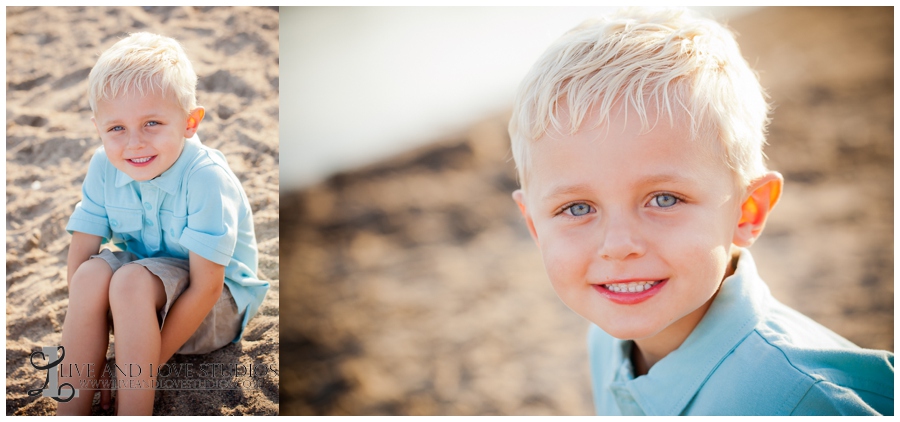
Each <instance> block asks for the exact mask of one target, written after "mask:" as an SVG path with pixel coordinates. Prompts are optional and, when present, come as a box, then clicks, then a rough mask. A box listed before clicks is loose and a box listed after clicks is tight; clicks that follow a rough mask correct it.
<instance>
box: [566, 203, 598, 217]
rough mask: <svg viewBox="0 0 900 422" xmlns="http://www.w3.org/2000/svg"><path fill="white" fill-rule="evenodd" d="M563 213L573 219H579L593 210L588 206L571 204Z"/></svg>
mask: <svg viewBox="0 0 900 422" xmlns="http://www.w3.org/2000/svg"><path fill="white" fill-rule="evenodd" d="M565 211H568V212H569V214H571V215H573V216H575V217H581V216H582V215H586V214H590V213H591V211H593V208H591V206H590V205H588V204H573V205H571V206H569V207H568V208H566V209H565Z"/></svg>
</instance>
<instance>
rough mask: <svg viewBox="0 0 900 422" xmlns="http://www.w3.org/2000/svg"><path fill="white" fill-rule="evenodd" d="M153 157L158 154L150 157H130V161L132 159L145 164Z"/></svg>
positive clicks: (136, 162)
mask: <svg viewBox="0 0 900 422" xmlns="http://www.w3.org/2000/svg"><path fill="white" fill-rule="evenodd" d="M153 157H156V156H155V155H153V156H150V157H141V158H129V159H128V161H130V162H131V163H133V164H145V163H147V162H149V161H150V160H152V159H153Z"/></svg>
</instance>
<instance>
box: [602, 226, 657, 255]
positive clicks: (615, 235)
mask: <svg viewBox="0 0 900 422" xmlns="http://www.w3.org/2000/svg"><path fill="white" fill-rule="evenodd" d="M632 220H633V218H629V217H627V216H618V217H616V216H612V215H608V216H607V219H606V221H605V227H604V235H603V236H602V243H601V244H600V251H599V254H600V257H601V258H603V259H605V260H610V261H622V260H626V259H630V258H637V257H640V256H642V255H644V252H645V251H646V245H645V244H644V242H643V241H642V240H641V236H640V234H639V233H638V230H637V229H638V224H639V223H638V222H636V221H632Z"/></svg>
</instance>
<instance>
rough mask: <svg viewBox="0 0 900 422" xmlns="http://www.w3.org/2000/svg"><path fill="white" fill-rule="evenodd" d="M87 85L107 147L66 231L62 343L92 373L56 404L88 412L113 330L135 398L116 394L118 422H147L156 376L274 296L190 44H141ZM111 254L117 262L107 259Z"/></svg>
mask: <svg viewBox="0 0 900 422" xmlns="http://www.w3.org/2000/svg"><path fill="white" fill-rule="evenodd" d="M89 78H90V104H91V109H92V110H93V114H94V115H93V118H92V119H91V121H92V122H93V123H94V126H95V127H96V129H97V134H98V135H99V136H100V139H101V141H102V142H103V146H102V147H100V148H98V149H97V151H96V152H95V153H94V156H93V158H92V159H91V163H90V166H89V168H88V172H87V176H86V177H85V179H84V185H83V188H82V193H83V198H82V201H81V202H80V203H78V204H77V205H76V206H75V211H74V212H73V213H72V216H71V218H70V219H69V223H68V225H67V226H66V229H67V230H68V231H69V232H70V233H72V244H71V246H70V247H69V256H68V283H69V309H68V311H67V313H66V319H65V323H64V325H63V335H62V344H63V346H64V347H65V363H69V364H72V365H79V366H81V367H87V368H93V370H91V371H82V372H81V373H80V374H79V373H75V374H73V376H76V375H77V376H76V377H75V379H74V381H75V382H72V380H66V381H67V382H70V383H72V384H73V386H75V388H79V389H81V391H80V392H79V396H78V397H77V398H74V399H73V400H72V401H70V402H67V403H60V404H59V414H61V415H62V414H88V413H90V406H91V401H92V398H93V395H94V394H93V393H94V391H93V390H89V389H86V388H84V385H85V384H82V382H83V380H87V381H88V383H89V382H91V380H96V379H97V378H98V377H99V375H100V374H101V373H102V372H103V371H104V369H103V368H104V365H105V363H106V351H107V348H108V346H109V332H110V329H114V335H115V356H116V365H117V366H118V367H120V368H127V370H125V371H120V372H117V374H118V380H117V384H118V385H119V386H120V387H121V386H122V385H125V386H126V388H119V389H118V395H117V399H116V402H117V403H116V404H117V411H118V414H120V415H124V414H144V415H149V414H151V413H152V411H153V398H154V391H155V390H154V389H153V382H154V381H155V380H156V378H155V374H152V372H151V365H152V368H158V367H159V365H161V364H164V363H165V362H166V361H168V360H169V358H171V357H172V355H173V354H175V353H182V354H200V353H208V352H211V351H213V350H216V349H218V348H221V347H223V346H225V345H227V344H228V343H230V342H238V341H240V339H241V335H242V333H243V329H244V327H246V325H247V321H248V320H249V319H250V318H251V317H253V315H254V314H255V313H256V311H257V309H258V307H259V305H260V304H261V303H262V300H263V298H264V297H265V294H266V290H267V289H268V283H266V282H263V281H260V280H259V279H258V278H257V276H256V268H257V249H256V238H255V235H254V230H253V217H252V215H251V210H250V204H249V202H248V200H247V195H246V194H245V193H244V190H243V189H242V188H241V184H240V181H239V180H238V178H237V177H236V176H235V175H234V173H233V172H232V171H231V169H230V168H229V167H228V164H227V162H226V161H225V157H224V156H223V155H222V153H220V152H219V151H216V150H214V149H210V148H207V147H205V146H203V145H202V144H201V143H200V140H199V139H198V138H197V136H196V133H197V128H198V126H199V125H200V122H201V121H202V120H203V116H204V113H205V112H204V109H203V107H200V106H198V105H197V101H196V98H195V89H196V85H197V75H196V74H195V73H194V70H193V68H192V66H191V63H190V61H189V60H188V58H187V56H186V54H185V52H184V50H183V49H182V47H181V45H180V44H179V43H178V42H177V41H175V40H173V39H171V38H167V37H163V36H159V35H154V34H148V33H137V34H132V35H131V36H129V37H127V38H125V39H123V40H121V41H119V42H117V43H116V44H115V45H113V46H112V47H111V48H110V49H109V50H107V51H106V52H104V53H103V54H102V55H101V56H100V58H99V59H98V60H97V64H96V65H95V66H94V68H93V70H92V71H91V74H90V77H89ZM106 242H110V243H113V244H115V245H116V246H117V247H118V248H119V249H121V251H115V252H113V251H110V250H109V249H104V250H103V251H100V245H101V244H102V243H106ZM98 252H99V253H98ZM93 258H99V259H93ZM109 315H111V320H108V318H109ZM135 368H140V370H138V369H135ZM123 372H124V373H123ZM106 399H107V398H104V402H105V401H106Z"/></svg>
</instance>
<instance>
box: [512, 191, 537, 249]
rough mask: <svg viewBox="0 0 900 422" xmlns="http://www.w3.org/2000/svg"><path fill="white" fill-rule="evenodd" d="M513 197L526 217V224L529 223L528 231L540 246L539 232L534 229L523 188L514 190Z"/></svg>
mask: <svg viewBox="0 0 900 422" xmlns="http://www.w3.org/2000/svg"><path fill="white" fill-rule="evenodd" d="M512 197H513V200H514V201H516V205H518V206H519V211H520V212H522V217H525V224H526V225H528V231H529V232H531V238H532V239H534V243H537V245H538V247H540V246H541V242H540V241H538V237H537V232H536V231H535V230H534V221H532V219H531V214H529V213H528V207H526V206H525V192H524V191H523V190H522V189H517V190H516V191H515V192H513V194H512Z"/></svg>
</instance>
